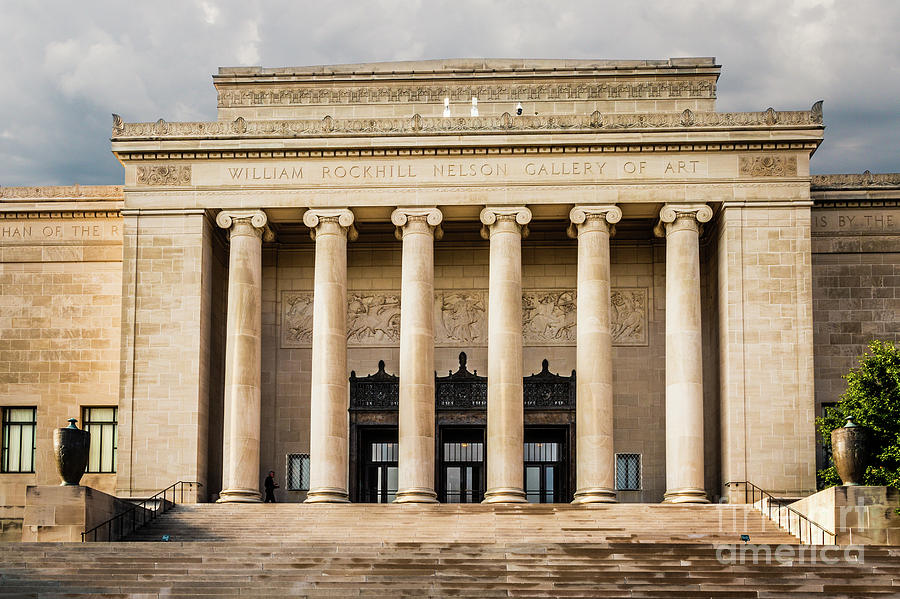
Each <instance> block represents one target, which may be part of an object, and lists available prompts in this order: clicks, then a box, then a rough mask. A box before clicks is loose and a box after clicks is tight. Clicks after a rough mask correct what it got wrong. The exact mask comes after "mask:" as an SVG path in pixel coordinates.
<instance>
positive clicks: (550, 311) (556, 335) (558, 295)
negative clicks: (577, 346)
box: [522, 291, 575, 342]
mask: <svg viewBox="0 0 900 599" xmlns="http://www.w3.org/2000/svg"><path fill="white" fill-rule="evenodd" d="M522 321H523V325H524V328H525V331H526V335H527V336H528V337H531V338H532V340H533V341H551V342H566V341H573V340H574V337H575V336H574V332H575V293H574V292H571V291H562V292H559V291H554V292H549V293H543V294H537V293H526V294H523V295H522Z"/></svg>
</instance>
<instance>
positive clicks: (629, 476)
mask: <svg viewBox="0 0 900 599" xmlns="http://www.w3.org/2000/svg"><path fill="white" fill-rule="evenodd" d="M616 490H617V491H640V490H641V454H639V453H617V454H616Z"/></svg>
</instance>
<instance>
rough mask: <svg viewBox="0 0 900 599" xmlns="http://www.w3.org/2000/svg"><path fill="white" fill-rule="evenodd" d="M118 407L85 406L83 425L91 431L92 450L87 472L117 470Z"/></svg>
mask: <svg viewBox="0 0 900 599" xmlns="http://www.w3.org/2000/svg"><path fill="white" fill-rule="evenodd" d="M117 417H118V409H117V408H114V407H109V406H106V407H91V408H88V407H85V408H82V411H81V426H82V428H83V429H84V430H86V431H87V432H89V433H91V452H90V456H89V457H88V465H87V472H100V473H106V472H115V471H116V449H117V446H118V426H117V421H116V419H117Z"/></svg>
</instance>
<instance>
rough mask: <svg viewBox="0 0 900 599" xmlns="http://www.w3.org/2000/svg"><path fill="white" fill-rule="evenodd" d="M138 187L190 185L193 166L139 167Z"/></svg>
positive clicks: (164, 165)
mask: <svg viewBox="0 0 900 599" xmlns="http://www.w3.org/2000/svg"><path fill="white" fill-rule="evenodd" d="M137 182H138V185H190V184H191V165H189V164H187V165H183V164H163V165H154V166H139V167H137Z"/></svg>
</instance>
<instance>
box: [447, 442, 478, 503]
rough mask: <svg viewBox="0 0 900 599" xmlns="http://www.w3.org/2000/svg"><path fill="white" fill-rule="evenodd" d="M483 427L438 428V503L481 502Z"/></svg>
mask: <svg viewBox="0 0 900 599" xmlns="http://www.w3.org/2000/svg"><path fill="white" fill-rule="evenodd" d="M484 466H485V445H484V428H483V427H444V428H442V429H441V439H440V461H439V467H438V472H439V479H438V488H439V492H438V501H440V502H441V503H481V500H482V499H484Z"/></svg>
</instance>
